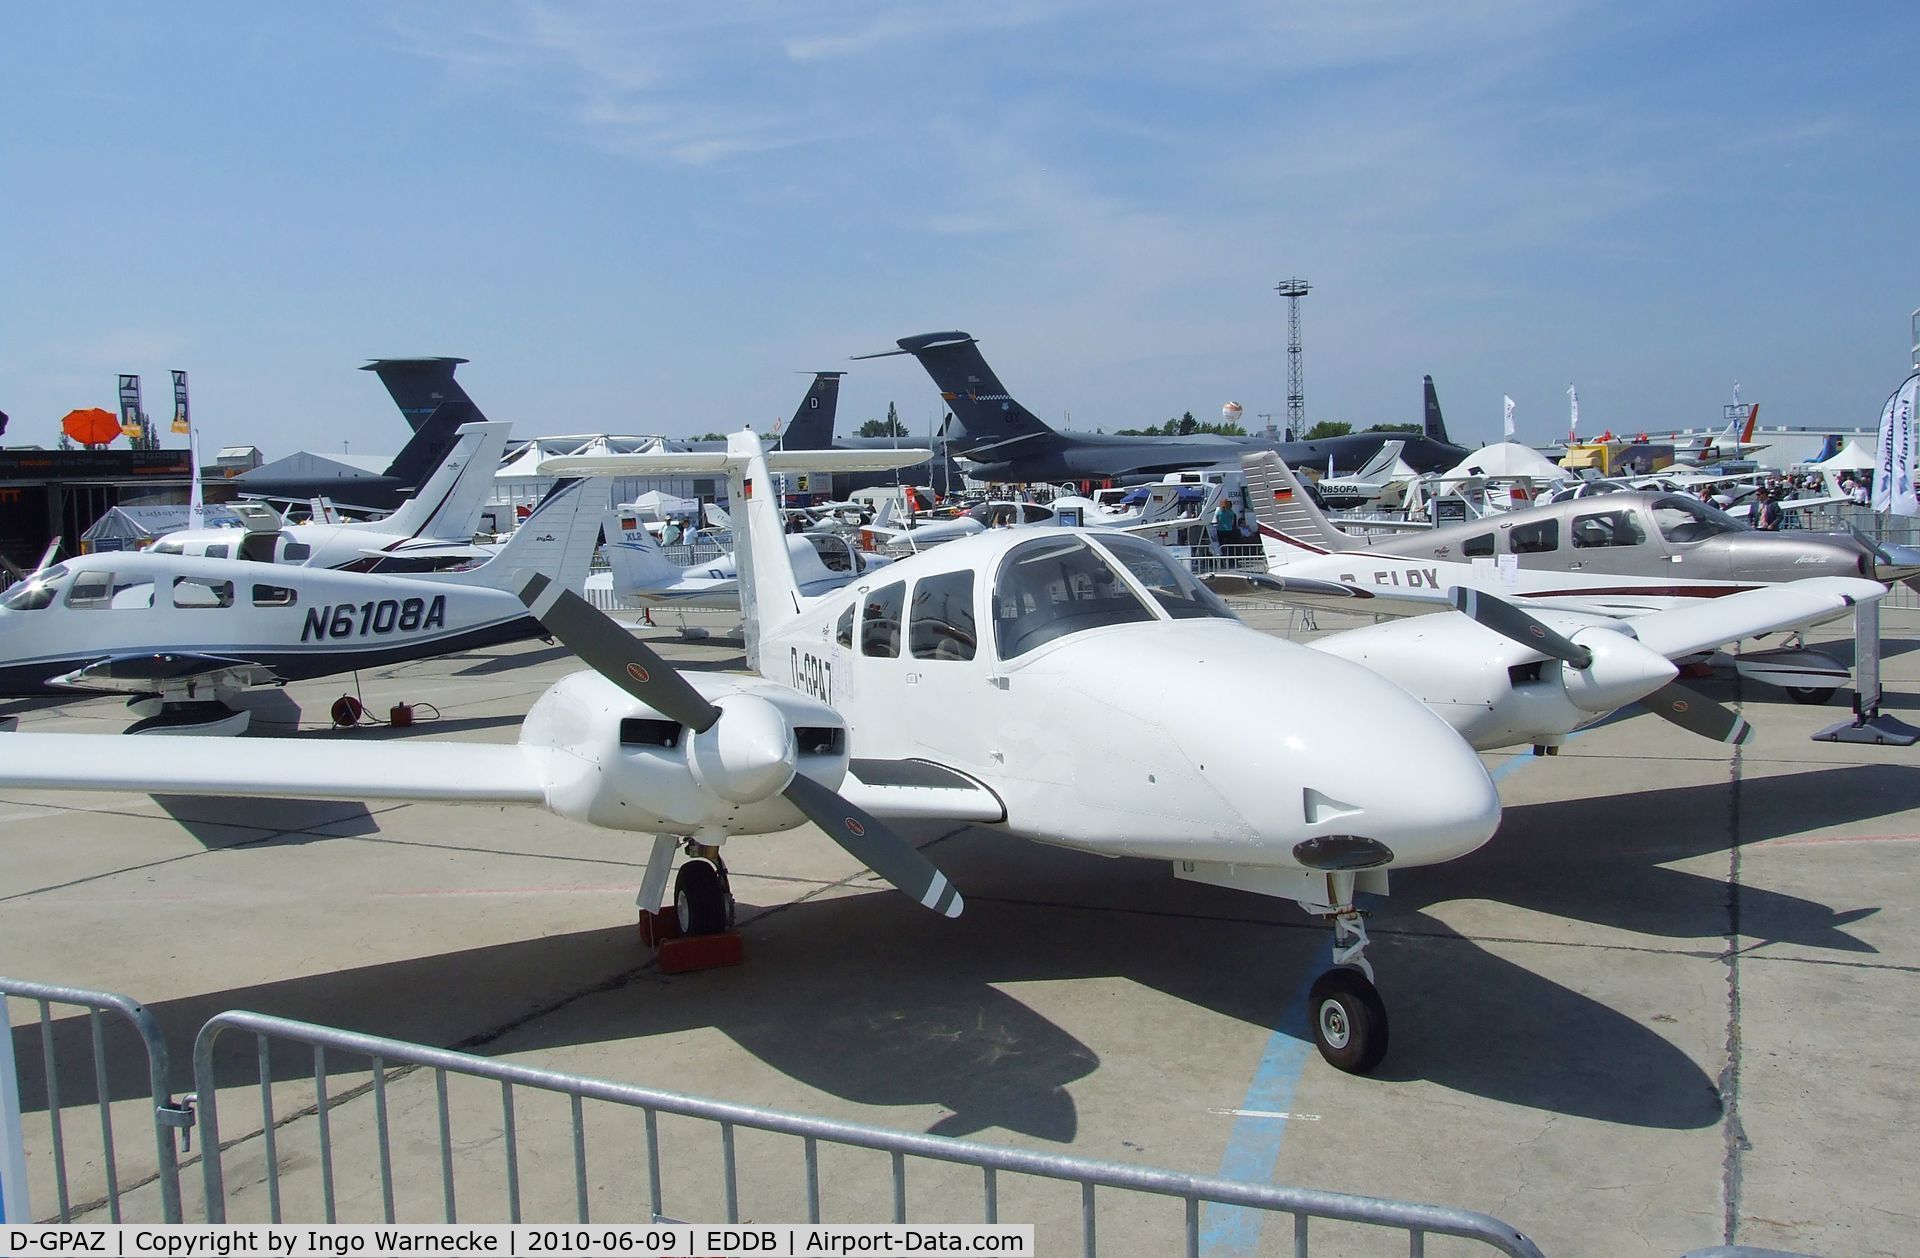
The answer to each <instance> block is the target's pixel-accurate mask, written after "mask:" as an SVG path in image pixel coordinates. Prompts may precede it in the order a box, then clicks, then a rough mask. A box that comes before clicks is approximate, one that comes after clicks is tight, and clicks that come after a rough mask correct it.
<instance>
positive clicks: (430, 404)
mask: <svg viewBox="0 0 1920 1258" xmlns="http://www.w3.org/2000/svg"><path fill="white" fill-rule="evenodd" d="M466 361H467V360H466V359H464V358H376V359H374V360H373V361H372V362H370V363H368V364H367V365H366V366H364V367H362V368H361V369H360V370H362V371H371V372H373V373H374V374H375V375H377V376H379V377H380V383H382V384H384V385H386V386H387V392H388V393H389V394H390V395H392V397H393V401H394V405H396V406H398V407H399V408H400V413H401V414H402V415H404V416H406V419H407V422H408V423H409V424H411V425H413V436H412V438H410V439H409V440H408V441H407V444H406V445H405V446H403V447H401V450H400V453H399V454H397V455H395V456H394V459H393V462H392V463H390V464H388V465H387V470H386V475H388V476H391V477H393V478H394V479H395V480H397V481H399V482H400V483H401V484H403V485H408V486H410V487H412V488H415V489H418V488H419V487H420V486H422V485H424V484H425V483H426V481H427V478H428V477H430V476H432V475H433V473H434V471H435V470H436V469H437V468H438V467H439V466H440V464H441V463H442V462H443V461H444V460H445V459H446V457H447V452H448V451H449V450H451V449H453V444H454V441H455V440H456V439H457V436H458V434H459V431H460V428H461V426H462V425H463V424H478V423H484V422H486V418H487V417H486V416H485V415H482V414H481V413H480V408H479V407H477V406H475V405H474V404H473V399H472V398H470V397H468V396H467V391H466V390H465V389H463V388H461V387H460V386H459V385H458V384H457V383H455V382H454V379H453V372H454V368H456V367H458V366H459V365H460V364H461V363H464V362H466Z"/></svg>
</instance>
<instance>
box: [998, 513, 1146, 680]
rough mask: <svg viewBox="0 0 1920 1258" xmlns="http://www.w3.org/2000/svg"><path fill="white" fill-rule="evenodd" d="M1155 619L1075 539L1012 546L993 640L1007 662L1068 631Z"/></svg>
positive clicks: (1002, 574)
mask: <svg viewBox="0 0 1920 1258" xmlns="http://www.w3.org/2000/svg"><path fill="white" fill-rule="evenodd" d="M1154 618H1155V617H1154V614H1153V613H1152V612H1151V611H1149V610H1148V609H1147V605H1146V604H1145V603H1143V602H1141V601H1140V596H1139V595H1137V594H1135V593H1134V592H1133V590H1132V589H1131V588H1129V587H1128V585H1127V583H1126V582H1125V581H1124V580H1122V579H1121V577H1120V574H1119V573H1117V572H1115V571H1114V570H1113V567H1112V566H1111V565H1110V564H1108V563H1107V561H1106V560H1105V559H1104V558H1102V557H1101V556H1100V555H1098V554H1096V553H1094V551H1093V549H1092V548H1091V547H1089V546H1088V545H1087V544H1086V543H1085V542H1083V541H1081V540H1080V539H1079V538H1077V537H1048V538H1043V539H1036V540H1034V541H1031V542H1026V543H1023V544H1022V545H1019V546H1016V547H1014V548H1013V549H1012V550H1010V551H1008V552H1007V555H1006V558H1004V559H1002V560H1001V561H1000V571H999V574H998V575H997V577H996V578H995V581H994V590H993V639H994V646H995V648H996V649H997V650H998V651H999V653H1000V658H1001V659H1003V660H1010V659H1014V658H1016V657H1018V656H1021V655H1025V654H1026V653H1027V652H1028V651H1031V650H1033V649H1034V648H1035V647H1038V646H1042V645H1044V644H1045V643H1048V642H1051V641H1053V640H1054V639H1055V638H1059V637H1063V636H1065V635H1067V634H1070V633H1079V632H1081V631H1082V630H1086V629H1098V628H1101V627H1103V626H1106V625H1124V624H1135V623H1138V622H1140V621H1143V620H1153V619H1154Z"/></svg>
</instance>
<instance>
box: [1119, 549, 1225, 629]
mask: <svg viewBox="0 0 1920 1258" xmlns="http://www.w3.org/2000/svg"><path fill="white" fill-rule="evenodd" d="M1100 549H1102V550H1104V551H1106V552H1107V553H1108V554H1110V555H1112V556H1113V557H1114V558H1115V559H1118V560H1119V561H1120V562H1121V563H1123V564H1125V565H1126V568H1127V571H1128V572H1131V573H1132V574H1133V578H1134V580H1136V581H1138V582H1139V583H1140V584H1142V585H1144V586H1146V587H1147V593H1149V594H1151V595H1153V601H1154V602H1156V603H1158V604H1160V606H1161V608H1162V609H1163V610H1164V611H1165V612H1166V613H1167V615H1169V616H1171V617H1173V618H1174V619H1175V620H1195V619H1202V618H1206V617H1217V618H1219V619H1222V620H1232V619H1234V615H1233V612H1232V611H1231V610H1229V609H1228V607H1227V605H1226V604H1225V603H1224V602H1222V601H1221V600H1220V596H1219V595H1218V594H1215V593H1214V592H1213V591H1212V590H1209V589H1208V588H1207V587H1206V586H1204V585H1201V584H1200V583H1199V582H1198V581H1196V580H1194V579H1193V574H1192V573H1190V572H1188V571H1187V569H1186V567H1185V566H1184V565H1182V564H1177V563H1175V562H1173V559H1172V557H1171V556H1169V555H1168V554H1167V552H1165V551H1164V550H1161V549H1160V548H1159V547H1157V546H1154V545H1153V544H1152V543H1150V542H1145V541H1142V540H1140V539H1139V538H1137V537H1102V538H1101V539H1100Z"/></svg>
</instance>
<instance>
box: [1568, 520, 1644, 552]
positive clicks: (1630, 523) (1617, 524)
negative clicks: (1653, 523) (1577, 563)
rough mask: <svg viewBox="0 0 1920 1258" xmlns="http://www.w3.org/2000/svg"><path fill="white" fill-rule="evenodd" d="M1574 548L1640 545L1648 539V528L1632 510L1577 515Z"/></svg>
mask: <svg viewBox="0 0 1920 1258" xmlns="http://www.w3.org/2000/svg"><path fill="white" fill-rule="evenodd" d="M1572 533H1573V548H1574V549H1575V550H1586V549H1591V548H1593V547H1597V546H1638V545H1640V544H1641V543H1642V542H1645V541H1646V540H1647V534H1646V530H1644V529H1642V528H1641V527H1640V521H1638V520H1636V519H1634V515H1633V512H1631V511H1599V512H1595V513H1594V514H1592V515H1581V516H1575V517H1574V520H1573V529H1572Z"/></svg>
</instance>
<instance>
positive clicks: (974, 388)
mask: <svg viewBox="0 0 1920 1258" xmlns="http://www.w3.org/2000/svg"><path fill="white" fill-rule="evenodd" d="M899 345H900V348H899V349H897V350H887V351H886V354H912V355H913V356H914V358H915V359H917V360H918V361H919V363H920V365H921V366H922V367H924V368H926V372H927V374H928V375H929V376H932V377H933V383H934V386H935V387H936V388H938V389H939V390H940V397H941V399H942V400H943V401H944V402H945V403H946V404H947V408H948V409H949V410H950V411H951V412H952V413H953V422H952V423H951V424H950V425H948V427H947V439H948V441H949V443H950V444H951V445H952V447H953V450H954V452H955V453H957V454H965V453H967V452H968V451H974V452H978V453H984V452H985V451H984V447H988V446H997V445H1004V444H1007V443H1009V442H1013V441H1029V442H1031V441H1032V439H1034V438H1039V437H1050V436H1052V435H1053V429H1052V428H1049V427H1048V426H1047V425H1046V424H1044V423H1042V422H1041V420H1040V418H1039V417H1038V416H1036V415H1035V414H1034V413H1033V412H1032V411H1030V410H1028V409H1027V408H1026V407H1024V406H1022V405H1020V403H1018V402H1016V401H1014V400H1013V398H1012V397H1010V396H1008V394H1007V390H1006V386H1005V385H1003V384H1001V383H1000V378H999V377H998V376H996V375H994V374H993V368H991V367H989V366H987V360H986V359H985V358H982V357H981V356H980V350H979V349H978V348H977V347H978V345H979V342H977V341H975V340H974V339H973V338H972V337H971V336H968V335H967V334H966V333H965V332H929V333H925V334H923V335H921V336H907V337H902V338H901V339H900V341H899ZM860 357H862V358H881V357H885V354H862V355H860ZM1031 448H1032V447H1031V445H1029V446H1028V447H1025V448H1023V450H1022V453H1025V452H1027V450H1028V449H1031Z"/></svg>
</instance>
